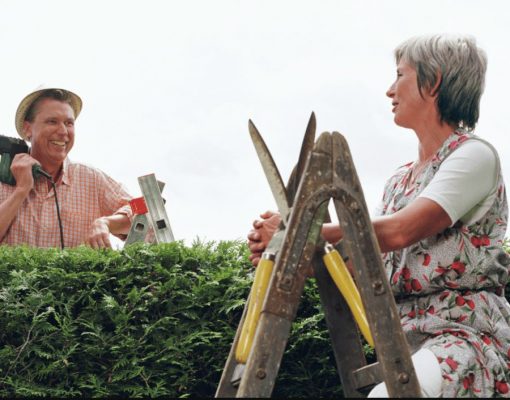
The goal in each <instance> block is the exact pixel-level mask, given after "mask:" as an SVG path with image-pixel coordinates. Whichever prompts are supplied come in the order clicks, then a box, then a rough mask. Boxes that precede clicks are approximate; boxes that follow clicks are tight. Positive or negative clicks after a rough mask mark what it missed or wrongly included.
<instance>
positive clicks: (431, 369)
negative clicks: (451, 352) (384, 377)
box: [368, 349, 443, 398]
mask: <svg viewBox="0 0 510 400" xmlns="http://www.w3.org/2000/svg"><path fill="white" fill-rule="evenodd" d="M411 359H412V361H413V365H414V369H415V371H416V377H417V378H418V383H419V384H420V389H421V395H422V396H423V397H440V396H441V384H442V381H443V378H442V374H441V367H440V366H439V361H437V357H436V356H435V355H434V353H432V351H430V350H429V349H421V350H419V351H417V352H416V353H415V354H414V355H413V356H412V357H411ZM368 397H376V398H381V397H383V398H388V397H389V395H388V391H387V390H386V385H385V384H384V382H381V383H379V384H378V385H376V386H374V388H373V389H372V390H371V391H370V393H369V394H368Z"/></svg>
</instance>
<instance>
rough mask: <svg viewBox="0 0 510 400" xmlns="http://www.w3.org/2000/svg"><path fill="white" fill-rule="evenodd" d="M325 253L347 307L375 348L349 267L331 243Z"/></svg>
mask: <svg viewBox="0 0 510 400" xmlns="http://www.w3.org/2000/svg"><path fill="white" fill-rule="evenodd" d="M325 251H326V254H324V256H323V260H324V264H326V268H327V270H328V271H329V274H330V275H331V277H332V278H333V281H334V282H335V285H336V286H337V288H338V289H339V290H340V292H341V293H342V295H343V296H344V298H345V300H346V301H347V305H348V306H349V309H350V310H351V312H352V315H353V316H354V319H355V320H356V322H357V324H358V327H359V329H360V331H361V333H362V334H363V336H364V337H365V340H366V341H367V342H368V344H369V345H370V346H372V347H374V339H373V338H372V334H371V333H370V327H369V326H368V321H367V316H366V314H365V309H364V307H363V303H362V301H361V296H360V294H359V292H358V288H357V287H356V284H355V283H354V280H353V279H352V276H351V274H350V273H349V270H348V269H347V266H346V265H345V263H344V260H343V259H342V256H341V255H340V253H339V252H338V251H337V250H336V249H335V248H334V247H333V246H332V245H331V244H329V243H328V244H326V247H325Z"/></svg>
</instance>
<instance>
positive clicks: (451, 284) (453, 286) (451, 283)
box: [445, 282, 459, 289]
mask: <svg viewBox="0 0 510 400" xmlns="http://www.w3.org/2000/svg"><path fill="white" fill-rule="evenodd" d="M445 285H446V286H448V287H449V288H452V289H457V288H458V287H459V284H458V283H455V282H445Z"/></svg>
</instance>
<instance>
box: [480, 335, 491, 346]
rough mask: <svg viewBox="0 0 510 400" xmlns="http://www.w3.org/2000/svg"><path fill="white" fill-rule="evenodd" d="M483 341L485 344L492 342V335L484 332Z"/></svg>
mask: <svg viewBox="0 0 510 400" xmlns="http://www.w3.org/2000/svg"><path fill="white" fill-rule="evenodd" d="M482 341H483V342H484V343H485V344H489V345H490V344H492V341H491V339H490V337H488V336H487V335H485V334H482Z"/></svg>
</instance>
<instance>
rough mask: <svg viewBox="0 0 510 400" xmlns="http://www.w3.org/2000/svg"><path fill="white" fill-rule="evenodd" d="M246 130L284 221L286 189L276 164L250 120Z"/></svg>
mask: <svg viewBox="0 0 510 400" xmlns="http://www.w3.org/2000/svg"><path fill="white" fill-rule="evenodd" d="M248 129H249V131H250V136H251V140H252V142H253V145H254V146H255V150H256V151H257V155H258V157H259V160H260V163H261V164H262V168H263V170H264V173H265V175H266V179H267V181H268V182H269V186H270V187H271V192H272V193H273V197H274V199H275V201H276V206H277V207H278V211H279V212H280V215H281V216H282V220H283V221H285V220H286V219H287V216H288V215H289V203H288V201H287V189H286V188H285V185H284V183H283V180H282V177H281V175H280V172H279V171H278V168H277V167H276V164H275V162H274V160H273V157H272V156H271V152H270V151H269V149H268V148H267V146H266V143H265V142H264V139H262V136H261V135H260V133H259V131H258V130H257V128H256V127H255V125H254V124H253V122H252V121H251V120H250V121H249V123H248Z"/></svg>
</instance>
